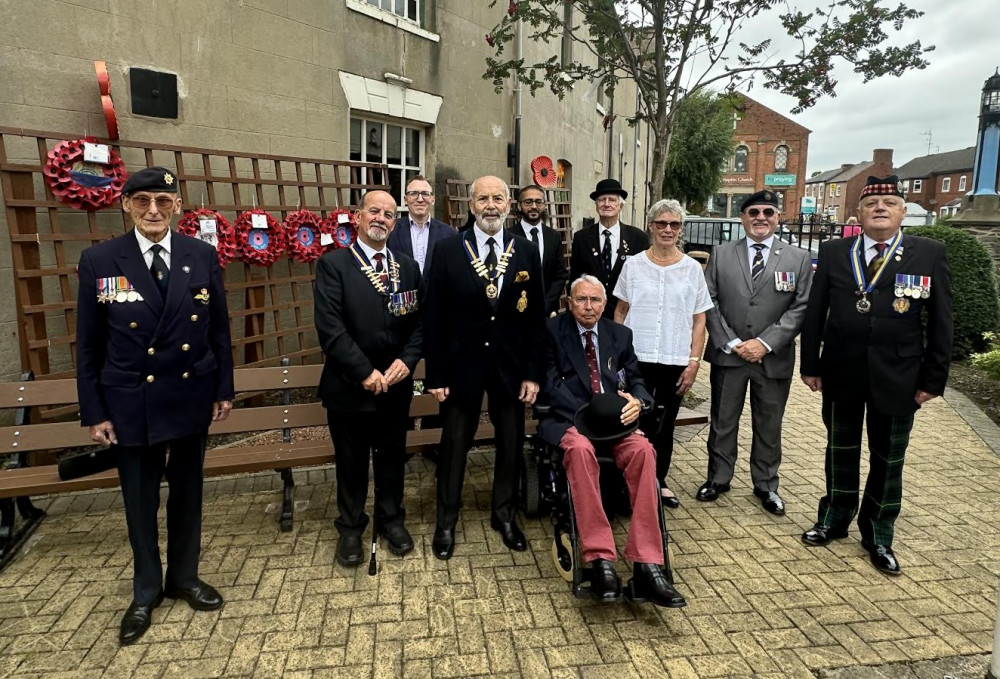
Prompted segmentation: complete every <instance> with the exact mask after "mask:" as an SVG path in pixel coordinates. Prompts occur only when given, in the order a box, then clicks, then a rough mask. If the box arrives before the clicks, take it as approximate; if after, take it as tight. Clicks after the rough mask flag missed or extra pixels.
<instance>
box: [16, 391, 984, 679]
mask: <svg viewBox="0 0 1000 679" xmlns="http://www.w3.org/2000/svg"><path fill="white" fill-rule="evenodd" d="M706 377H707V375H702V382H701V383H700V385H699V388H700V389H701V391H702V392H707V382H705V378H706ZM952 401H954V402H955V403H958V405H959V407H960V409H961V410H962V411H963V413H964V414H965V417H963V416H962V415H961V414H960V413H959V412H957V411H956V409H955V407H954V406H953V405H952V404H951V403H949V402H946V401H943V400H940V399H939V400H935V401H933V402H931V403H930V404H929V405H928V406H927V407H925V408H924V410H923V411H922V412H921V413H920V414H918V416H917V422H916V427H915V430H914V433H913V440H912V444H911V448H910V453H909V458H908V460H907V463H906V476H905V484H906V487H905V504H904V507H903V513H902V516H901V517H900V520H899V523H898V524H897V526H898V527H897V536H898V537H897V547H898V549H897V553H898V555H899V557H900V560H901V562H902V564H903V567H904V575H903V576H902V577H899V578H894V579H890V578H888V577H886V576H883V575H881V574H879V573H878V572H876V571H875V570H874V569H872V568H871V567H870V565H869V564H868V561H867V558H866V555H865V553H864V552H863V551H862V549H861V546H860V544H859V541H858V537H857V533H856V531H854V532H852V535H851V536H850V538H849V539H847V540H843V541H840V542H838V543H835V544H834V545H832V546H830V547H829V548H819V549H810V548H806V547H805V546H803V545H802V543H801V542H800V541H799V534H800V533H801V532H802V530H803V529H805V528H807V527H808V526H809V525H811V524H812V521H813V519H814V513H815V506H816V502H817V499H818V497H819V495H820V493H821V492H822V482H823V456H822V446H823V441H824V433H823V429H822V425H821V423H820V422H819V415H818V414H819V400H818V397H817V396H815V395H813V394H811V393H810V392H809V391H808V390H807V389H806V388H805V387H804V386H803V385H802V384H801V383H799V382H796V383H795V385H794V387H793V389H792V396H791V401H790V403H789V409H788V414H787V416H786V419H785V461H784V464H783V465H782V484H781V492H782V496H783V497H784V499H785V501H786V503H787V505H788V515H787V516H786V517H784V518H780V519H779V518H775V517H772V516H771V515H769V514H766V513H764V512H763V510H761V509H760V507H759V504H758V502H757V500H756V499H755V498H754V497H753V495H752V493H751V488H750V484H749V471H748V468H747V464H746V459H745V458H741V460H740V464H739V467H738V475H737V478H736V479H735V483H734V486H733V490H732V491H731V492H730V493H729V494H728V495H726V496H724V498H723V499H722V500H721V501H719V502H718V503H717V504H715V505H709V506H706V505H703V504H700V503H698V502H696V501H695V500H694V499H693V498H692V494H693V493H694V492H695V491H696V490H697V488H698V486H699V484H700V483H701V481H702V480H703V477H704V473H705V452H704V450H705V436H706V433H707V431H706V430H701V429H696V430H695V431H680V432H679V434H678V437H679V438H680V439H681V440H682V442H680V443H679V444H678V449H677V452H676V453H675V457H674V459H675V462H674V469H673V470H672V487H673V489H674V490H675V491H677V493H678V494H679V495H680V496H681V498H682V502H683V505H682V506H681V508H680V509H677V510H674V511H673V512H672V513H671V514H670V530H671V536H672V538H673V540H674V552H673V554H674V563H675V567H676V574H677V576H678V587H679V589H680V590H681V591H682V592H683V593H684V594H685V595H686V596H687V597H688V600H689V606H688V607H687V608H686V609H683V610H680V611H671V610H661V609H657V608H654V607H650V606H637V607H630V606H628V605H626V604H622V605H614V606H597V605H595V604H592V603H590V602H589V601H581V600H576V599H573V598H572V597H571V596H570V594H569V592H568V587H567V585H566V583H565V582H564V581H563V580H562V579H560V578H559V577H558V576H557V575H556V573H555V571H554V568H553V566H552V563H551V558H550V551H549V550H550V546H551V539H550V537H549V536H550V535H551V527H550V525H549V522H548V520H547V519H542V520H534V521H527V522H525V531H526V533H527V534H528V537H529V538H530V541H531V550H530V551H529V552H527V553H521V554H515V553H511V552H509V551H507V550H506V549H505V548H504V547H503V545H502V543H501V542H500V539H499V537H498V536H497V535H496V534H495V533H494V532H493V531H491V530H490V529H489V488H490V470H491V463H490V457H489V456H488V455H487V454H485V453H476V454H473V456H472V458H471V461H470V468H469V482H468V483H467V486H466V488H467V494H466V507H467V509H466V510H465V511H464V513H463V515H462V522H461V524H460V526H459V532H458V546H457V548H456V551H455V557H454V558H453V559H452V560H451V561H450V562H447V563H443V562H440V561H437V560H435V559H434V558H433V557H432V556H431V554H430V550H429V543H430V537H431V533H432V532H433V521H434V491H433V488H434V477H433V467H432V466H431V465H429V464H428V463H426V462H424V461H422V460H420V459H416V460H414V461H413V462H411V463H410V468H409V472H408V476H407V483H408V486H407V491H406V492H407V509H408V511H409V516H410V519H409V526H410V528H411V530H412V531H413V533H414V535H415V537H416V538H417V549H416V550H415V552H414V553H413V554H412V555H410V556H409V557H406V558H397V557H393V556H391V555H386V556H385V557H384V558H383V559H382V560H381V572H380V574H379V575H378V576H377V577H374V578H373V577H369V576H368V575H367V573H366V571H365V569H359V570H356V571H351V570H348V569H345V568H341V567H339V566H336V565H333V551H334V546H335V542H336V531H335V530H334V528H333V517H334V512H335V507H334V503H333V502H331V499H330V498H331V493H332V491H333V484H332V472H331V471H330V470H325V469H320V470H311V471H308V472H301V473H298V474H297V483H298V487H297V489H296V493H297V498H298V500H299V501H300V504H302V505H305V506H303V507H302V508H301V511H300V512H299V516H298V518H297V520H296V525H295V529H294V530H293V531H292V532H291V533H280V532H278V530H277V529H276V526H275V522H274V515H273V509H274V503H275V502H277V500H278V494H277V492H276V491H277V488H278V480H277V475H276V474H271V473H268V474H261V475H256V476H252V477H243V478H236V479H223V480H218V481H214V482H211V483H209V484H207V487H206V506H205V522H204V524H205V525H204V552H203V560H202V575H203V576H204V578H205V579H206V580H208V581H209V582H211V583H213V584H215V585H217V586H219V588H220V589H221V590H222V592H223V594H224V595H225V597H226V599H227V603H226V606H225V608H224V609H223V610H221V611H218V612H213V613H197V614H195V613H193V612H192V611H191V610H190V609H189V608H188V607H187V606H186V605H184V604H173V603H170V602H167V603H165V605H163V606H162V607H161V608H159V609H157V611H156V612H155V614H154V618H153V621H154V624H153V626H152V629H151V630H150V632H149V633H148V634H147V635H146V636H145V637H144V638H143V639H142V640H141V642H140V643H138V644H136V645H134V646H131V647H127V648H119V647H118V643H117V638H116V635H117V626H118V621H119V617H120V615H121V613H122V612H123V611H124V609H125V607H126V606H127V605H128V602H129V600H130V592H131V587H130V577H131V554H130V551H129V548H128V542H127V539H126V534H125V523H124V516H123V513H122V510H121V501H120V498H119V496H118V495H117V494H116V493H112V492H101V493H89V494H77V495H73V496H60V497H57V498H54V499H52V500H51V501H48V502H47V503H46V502H42V503H40V504H42V505H44V506H46V507H47V509H48V511H49V513H50V516H49V517H48V518H47V519H46V520H45V522H44V523H43V524H42V526H41V528H40V529H39V531H38V533H37V534H36V538H37V540H36V541H35V542H34V543H33V544H32V545H30V547H29V549H28V550H27V551H26V553H24V554H22V555H20V556H19V557H18V558H17V559H16V560H15V562H14V563H12V564H11V565H10V566H9V567H8V568H7V569H6V570H5V571H4V572H3V573H0V676H14V677H45V678H46V679H55V678H57V677H131V676H134V677H185V678H188V677H203V676H232V677H235V676H248V677H250V676H252V677H279V676H283V677H288V678H297V677H317V678H319V677H350V679H362V678H364V677H461V676H475V675H491V676H497V677H547V676H552V677H581V678H588V679H589V678H596V677H616V678H618V677H662V678H669V679H688V678H695V677H734V678H742V677H757V678H758V679H798V678H802V679H814V678H815V677H819V676H822V677H831V678H836V679H861V678H862V677H865V678H873V679H874V678H876V677H927V678H930V677H939V678H941V677H943V676H944V675H945V674H946V673H948V672H949V671H951V672H952V673H953V676H956V677H961V679H966V677H972V676H982V673H983V672H984V671H985V666H986V663H987V660H988V655H985V656H984V655H983V654H988V652H989V650H990V648H991V645H992V629H993V621H994V606H995V601H996V594H997V575H998V571H1000V560H998V556H1000V550H998V534H1000V530H998V529H1000V515H998V508H1000V507H998V505H1000V499H998V497H997V490H996V480H997V479H998V478H1000V458H998V456H997V454H995V453H994V452H993V451H992V450H991V449H990V447H989V446H988V445H987V444H986V443H985V442H984V440H983V438H981V437H980V436H978V435H977V434H976V433H975V432H974V431H973V429H972V428H971V427H970V424H969V423H968V422H967V420H966V418H969V421H971V422H974V423H975V426H977V427H979V428H981V429H983V428H985V429H983V431H984V432H985V434H984V435H985V437H986V438H987V439H989V440H991V441H994V442H995V441H998V440H1000V437H997V435H996V431H995V429H988V428H989V427H991V426H992V425H990V424H989V422H988V421H987V422H986V423H985V424H983V422H982V421H981V420H977V419H976V417H975V414H974V413H971V414H970V413H969V412H968V411H967V408H968V407H969V404H968V402H967V401H965V400H964V399H962V398H960V397H957V396H956V397H955V398H953V399H952ZM706 405H707V404H706ZM688 429H691V428H688ZM748 434H749V424H748V422H747V421H746V418H745V420H744V441H743V444H744V445H745V446H748V445H749V436H748ZM744 450H745V448H744ZM616 532H617V533H618V534H619V543H620V546H622V545H623V543H624V531H622V530H618V531H616ZM621 572H622V575H625V571H624V567H622V571H621ZM958 656H965V657H958ZM924 661H934V662H935V664H933V665H930V664H927V663H926V662H924ZM914 663H916V664H914ZM949 663H950V664H949ZM886 664H889V665H888V668H885V667H882V666H884V665H886ZM977 665H978V667H979V668H980V669H979V671H978V673H977V674H970V673H969V670H968V668H969V667H973V668H974V667H975V666H977ZM865 666H867V667H865ZM949 668H950V669H949ZM918 670H919V671H920V672H925V671H926V673H920V674H917V673H916V672H917V671H918ZM893 672H895V673H893ZM908 672H909V673H908ZM961 672H965V673H964V674H962V673H961Z"/></svg>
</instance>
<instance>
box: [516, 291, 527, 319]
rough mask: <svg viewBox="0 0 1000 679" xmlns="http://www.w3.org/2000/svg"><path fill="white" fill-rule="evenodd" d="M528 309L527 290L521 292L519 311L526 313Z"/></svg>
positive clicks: (518, 304)
mask: <svg viewBox="0 0 1000 679" xmlns="http://www.w3.org/2000/svg"><path fill="white" fill-rule="evenodd" d="M527 308H528V292H527V291H526V290H522V291H521V299H519V300H517V310H518V312H520V313H524V310H525V309H527Z"/></svg>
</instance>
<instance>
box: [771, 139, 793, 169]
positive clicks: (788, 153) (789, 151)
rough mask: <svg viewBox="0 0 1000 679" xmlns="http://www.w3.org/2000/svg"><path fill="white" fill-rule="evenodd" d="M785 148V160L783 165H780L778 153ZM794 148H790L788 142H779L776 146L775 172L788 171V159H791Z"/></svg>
mask: <svg viewBox="0 0 1000 679" xmlns="http://www.w3.org/2000/svg"><path fill="white" fill-rule="evenodd" d="M782 149H784V152H785V162H784V164H783V165H780V166H779V165H778V155H779V152H780V151H781V150H782ZM791 155H792V149H791V148H789V146H788V144H778V145H777V146H775V147H774V171H775V172H788V161H789V160H790V159H791V158H790V156H791Z"/></svg>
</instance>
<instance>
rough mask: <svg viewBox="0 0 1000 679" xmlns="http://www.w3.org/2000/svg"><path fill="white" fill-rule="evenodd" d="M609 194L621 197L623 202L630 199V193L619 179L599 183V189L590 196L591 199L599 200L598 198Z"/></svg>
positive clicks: (604, 180)
mask: <svg viewBox="0 0 1000 679" xmlns="http://www.w3.org/2000/svg"><path fill="white" fill-rule="evenodd" d="M609 193H613V194H616V195H619V196H621V197H622V200H625V199H626V198H628V191H626V190H625V189H623V188H622V185H621V184H620V183H619V182H618V180H617V179H602V180H601V181H599V182H597V188H595V189H594V191H593V193H591V194H590V199H591V200H597V197H598V196H604V195H607V194H609Z"/></svg>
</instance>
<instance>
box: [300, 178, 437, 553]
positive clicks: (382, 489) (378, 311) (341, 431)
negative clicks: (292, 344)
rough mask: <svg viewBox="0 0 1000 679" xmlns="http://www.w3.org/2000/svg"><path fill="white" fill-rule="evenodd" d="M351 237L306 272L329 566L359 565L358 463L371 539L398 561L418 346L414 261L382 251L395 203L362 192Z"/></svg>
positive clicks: (404, 546)
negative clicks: (330, 511) (371, 475)
mask: <svg viewBox="0 0 1000 679" xmlns="http://www.w3.org/2000/svg"><path fill="white" fill-rule="evenodd" d="M356 217H357V222H358V239H357V241H356V242H355V243H354V245H352V246H351V247H350V248H345V249H342V250H334V251H333V252H328V253H327V254H325V255H323V257H322V258H320V260H319V264H318V265H317V267H316V294H315V320H316V333H317V334H318V336H319V341H320V346H321V347H323V353H324V354H325V355H326V363H325V364H324V366H323V375H322V377H321V378H320V383H319V395H320V398H322V400H323V405H324V406H325V407H326V409H327V420H328V423H329V426H330V438H331V439H332V441H333V448H334V452H335V453H336V460H337V465H336V467H337V509H338V511H339V512H340V515H339V516H338V517H337V519H336V521H335V522H334V524H335V525H336V526H337V530H338V531H339V532H340V541H339V542H338V544H337V556H336V558H337V562H338V563H339V564H341V565H342V566H357V565H358V564H360V563H361V560H362V557H363V550H362V545H361V535H362V533H364V530H365V527H366V526H367V525H368V516H367V515H366V514H365V502H366V501H367V500H368V460H369V454H371V460H372V467H373V469H374V472H375V527H374V532H375V533H377V534H378V535H381V536H383V537H384V538H385V539H386V541H387V542H388V543H389V551H391V552H392V553H393V554H396V555H403V554H406V553H408V552H409V551H411V550H412V549H413V538H412V537H411V536H410V533H409V531H407V530H406V526H405V525H404V518H405V512H404V510H403V472H404V465H405V462H406V428H407V422H408V417H409V412H410V401H412V400H413V379H412V377H411V375H412V373H413V369H414V368H415V367H416V365H417V361H419V360H420V349H421V342H422V339H423V335H422V328H423V320H422V319H423V309H422V303H423V299H422V297H423V290H422V285H421V279H420V271H419V270H418V268H417V264H416V262H414V261H413V260H412V259H410V258H409V257H407V256H406V255H404V254H400V253H396V252H393V251H392V250H391V248H387V247H386V240H387V239H388V238H389V235H390V233H391V232H392V230H393V227H394V226H395V224H396V202H395V201H394V200H393V199H392V196H391V195H390V194H388V193H386V192H385V191H369V192H368V193H366V194H365V195H364V198H362V200H361V207H359V208H358V211H357V214H356Z"/></svg>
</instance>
